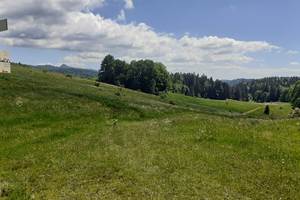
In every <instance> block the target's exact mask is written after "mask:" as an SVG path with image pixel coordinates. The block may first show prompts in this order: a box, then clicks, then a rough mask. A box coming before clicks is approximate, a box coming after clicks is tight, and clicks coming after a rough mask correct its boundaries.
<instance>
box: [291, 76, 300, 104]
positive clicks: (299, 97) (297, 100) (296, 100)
mask: <svg viewBox="0 0 300 200" xmlns="http://www.w3.org/2000/svg"><path fill="white" fill-rule="evenodd" d="M291 102H292V105H293V107H294V108H299V107H300V81H298V82H297V83H296V84H295V86H294V87H293V89H292V93H291Z"/></svg>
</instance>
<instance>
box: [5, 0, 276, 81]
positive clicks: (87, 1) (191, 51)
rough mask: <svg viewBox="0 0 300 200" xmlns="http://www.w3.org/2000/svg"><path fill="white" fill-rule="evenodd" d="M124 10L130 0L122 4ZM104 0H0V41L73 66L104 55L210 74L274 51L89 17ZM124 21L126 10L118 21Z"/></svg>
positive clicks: (130, 5) (257, 45)
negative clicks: (4, 20) (59, 55)
mask: <svg viewBox="0 0 300 200" xmlns="http://www.w3.org/2000/svg"><path fill="white" fill-rule="evenodd" d="M125 2H126V4H125V8H127V9H130V8H133V7H134V5H133V2H132V1H130V0H126V1H125ZM103 3H104V0H15V1H11V0H2V1H1V5H3V6H1V7H0V15H1V16H6V17H8V18H9V21H10V31H8V32H6V33H4V34H2V35H1V37H0V42H3V43H5V44H7V45H11V46H22V47H38V48H52V49H61V50H68V51H70V52H72V54H71V55H70V56H67V57H66V58H65V61H66V62H68V63H71V64H73V65H74V66H79V67H83V66H84V65H85V64H90V63H100V62H101V59H102V58H103V57H104V55H105V54H108V53H110V54H113V55H115V56H116V57H119V58H121V59H125V60H128V61H129V60H132V59H145V58H148V59H154V60H157V61H160V62H163V63H165V64H166V65H167V66H168V67H169V70H171V71H192V72H198V73H206V74H208V75H215V74H213V73H214V71H216V70H215V69H217V70H222V69H225V70H234V71H236V70H241V67H240V66H241V65H243V64H247V63H251V62H252V61H253V58H252V57H251V56H250V54H251V53H256V52H260V51H272V50H274V49H278V47H276V46H274V45H272V44H269V43H267V42H264V41H239V40H235V39H232V38H220V37H216V36H206V37H192V36H189V35H184V36H182V37H181V38H176V37H174V36H173V35H171V34H167V33H158V32H156V31H155V30H154V29H153V28H152V27H149V26H147V25H146V24H144V23H139V24H136V23H129V24H119V23H117V22H116V21H114V20H111V19H106V18H103V17H102V16H101V15H99V14H95V13H93V12H92V11H91V10H93V9H94V8H96V7H99V6H102V4H103ZM124 19H125V12H124V10H123V14H122V13H120V16H119V20H124Z"/></svg>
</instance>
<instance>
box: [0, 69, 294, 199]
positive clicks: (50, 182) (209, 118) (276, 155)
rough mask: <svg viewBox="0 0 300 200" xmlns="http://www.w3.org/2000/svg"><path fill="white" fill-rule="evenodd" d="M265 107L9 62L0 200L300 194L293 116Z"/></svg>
mask: <svg viewBox="0 0 300 200" xmlns="http://www.w3.org/2000/svg"><path fill="white" fill-rule="evenodd" d="M270 108H271V115H270V116H265V115H264V114H263V110H264V104H258V103H251V102H238V101H233V100H227V101H217V100H208V99H201V98H193V97H187V96H183V95H179V94H168V95H166V96H154V95H149V94H144V93H140V92H137V91H132V90H127V89H122V88H118V87H115V86H111V85H106V84H103V83H100V86H99V87H96V86H94V82H93V81H91V80H87V79H79V78H74V77H73V78H68V77H65V76H64V75H61V74H55V73H49V72H45V71H40V70H33V69H29V68H26V67H21V66H18V65H14V66H13V68H12V74H1V75H0V199H137V200H139V199H180V200H181V199H203V200H204V199H209V200H210V199H211V200H215V199H217V200H218V199H300V191H299V188H300V120H299V119H290V118H289V117H288V115H289V113H290V112H291V107H290V105H289V104H281V103H280V104H279V103H278V104H272V105H270Z"/></svg>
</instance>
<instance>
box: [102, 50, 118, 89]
mask: <svg viewBox="0 0 300 200" xmlns="http://www.w3.org/2000/svg"><path fill="white" fill-rule="evenodd" d="M114 73H115V59H114V57H113V56H111V55H107V56H105V58H104V59H103V61H102V63H101V69H100V71H99V74H98V80H99V81H102V82H105V83H109V84H114V76H115V74H114Z"/></svg>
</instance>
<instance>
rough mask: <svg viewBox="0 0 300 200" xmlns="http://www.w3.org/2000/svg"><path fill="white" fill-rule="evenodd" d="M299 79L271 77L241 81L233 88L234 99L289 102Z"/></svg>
mask: <svg viewBox="0 0 300 200" xmlns="http://www.w3.org/2000/svg"><path fill="white" fill-rule="evenodd" d="M299 80H300V78H299V77H270V78H263V79H256V80H251V81H248V80H246V81H241V82H240V83H239V84H237V85H234V86H232V88H231V90H232V94H233V95H232V96H231V98H232V99H236V100H242V101H249V100H251V101H256V102H277V101H281V102H289V101H290V100H291V99H290V97H289V95H290V94H289V93H290V91H289V90H290V88H291V86H293V85H294V84H296V82H297V81H299Z"/></svg>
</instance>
